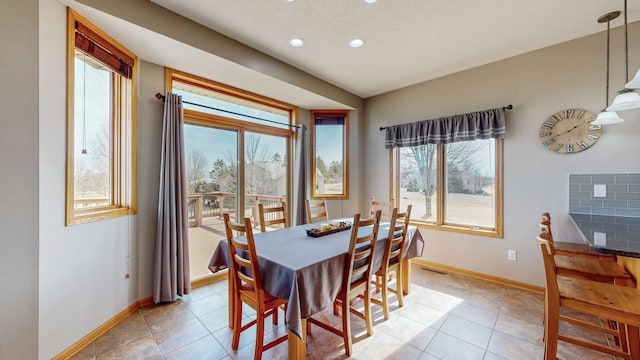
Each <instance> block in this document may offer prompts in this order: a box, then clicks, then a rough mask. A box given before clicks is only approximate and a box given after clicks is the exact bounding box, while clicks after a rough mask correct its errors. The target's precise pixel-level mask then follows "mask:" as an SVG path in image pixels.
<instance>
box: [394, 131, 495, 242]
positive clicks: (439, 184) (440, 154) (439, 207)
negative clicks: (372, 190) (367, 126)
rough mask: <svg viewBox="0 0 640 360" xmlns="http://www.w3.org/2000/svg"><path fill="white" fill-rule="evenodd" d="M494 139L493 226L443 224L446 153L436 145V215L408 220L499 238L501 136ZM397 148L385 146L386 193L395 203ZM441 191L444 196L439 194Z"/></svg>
mask: <svg viewBox="0 0 640 360" xmlns="http://www.w3.org/2000/svg"><path fill="white" fill-rule="evenodd" d="M491 140H494V141H495V164H496V166H495V167H496V169H495V174H494V178H495V214H494V216H495V227H484V226H475V225H466V224H464V225H463V224H455V223H446V222H445V221H444V219H445V211H446V209H445V204H446V197H447V194H446V193H445V192H446V153H445V145H442V144H438V145H435V146H436V147H437V148H436V155H435V156H436V194H437V196H435V197H436V200H435V201H436V218H435V221H419V220H415V219H411V220H410V223H411V224H412V225H416V226H419V227H423V228H428V229H434V230H443V231H451V232H457V233H464V234H470V235H480V236H485V237H492V238H503V234H504V229H503V216H504V211H503V196H504V186H503V182H504V156H503V152H504V139H491ZM400 149H401V148H395V149H389V157H390V159H392V161H391V162H390V163H391V166H390V173H391V177H392V181H390V185H391V186H390V189H389V190H390V192H391V193H392V194H394V195H395V196H394V198H395V199H397V200H396V204H399V203H400V186H399V185H400ZM440 194H443V195H444V196H440Z"/></svg>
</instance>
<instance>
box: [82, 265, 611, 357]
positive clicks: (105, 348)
mask: <svg viewBox="0 0 640 360" xmlns="http://www.w3.org/2000/svg"><path fill="white" fill-rule="evenodd" d="M412 271H413V272H412V274H413V277H412V288H411V294H410V295H409V296H407V297H405V304H404V306H403V307H402V308H399V307H398V306H397V302H394V305H393V306H392V309H391V315H390V319H389V320H387V321H385V320H384V318H383V316H382V310H381V308H380V307H379V306H375V305H374V306H373V308H372V309H373V311H374V329H373V332H374V334H373V336H371V337H368V336H367V335H366V331H365V328H364V323H363V321H362V320H361V319H359V318H357V317H355V316H352V327H353V329H352V330H353V334H354V353H353V356H352V358H354V359H402V360H405V359H406V360H410V359H419V360H428V359H445V360H450V359H492V360H493V359H517V360H521V359H542V358H543V347H542V324H541V320H542V309H543V303H542V301H543V295H542V294H538V293H532V292H529V291H525V290H519V289H514V288H510V287H506V286H503V285H499V284H495V283H492V282H487V281H482V280H478V279H474V278H470V277H467V276H462V275H458V274H442V273H438V272H433V271H430V270H427V269H424V268H422V267H420V266H417V265H414V266H413V269H412ZM356 305H357V304H356ZM227 316H228V312H227V283H226V281H225V282H219V283H216V284H212V285H208V286H205V287H201V288H198V289H195V290H194V291H193V292H192V293H191V294H190V295H188V296H185V297H184V298H183V299H182V300H181V301H178V302H176V303H173V304H168V305H160V306H148V307H145V308H143V309H141V310H140V311H138V312H136V313H134V314H132V315H131V316H129V317H128V318H127V319H125V320H124V321H122V322H121V323H120V324H118V325H117V326H116V327H114V328H113V329H111V330H110V331H109V332H107V333H106V334H104V335H103V336H101V337H100V338H99V339H97V340H96V341H95V342H93V343H92V344H90V345H89V346H87V347H86V348H85V349H83V350H82V351H81V352H80V353H78V354H76V356H74V357H73V359H74V360H80V359H185V360H189V359H198V360H201V359H252V358H253V348H254V340H255V332H254V330H253V329H249V330H247V331H245V332H244V333H243V334H242V336H241V340H240V348H239V349H238V351H232V350H231V330H230V329H229V328H228V327H227V318H228V317H227ZM251 316H252V314H251V312H249V311H247V312H246V314H245V317H246V318H249V317H251ZM319 316H321V317H322V318H323V319H325V320H326V321H329V322H332V323H334V324H338V323H339V319H338V318H336V317H334V316H333V315H332V314H331V311H330V310H329V311H324V312H323V313H321V314H320V315H319ZM268 324H269V325H267V326H266V328H267V331H268V332H269V334H268V335H266V337H267V340H266V341H268V340H269V339H273V338H275V337H276V336H279V335H280V334H284V333H285V331H286V329H285V328H284V325H282V321H281V324H280V325H279V326H273V325H271V322H270V321H269V322H268ZM338 326H339V325H338ZM569 330H570V331H571V330H572V329H569ZM596 339H597V338H596ZM597 340H599V341H606V340H605V339H597ZM345 357H346V356H345V355H344V348H343V345H342V341H341V339H340V338H339V337H337V336H335V335H333V334H332V333H329V332H327V331H324V330H323V329H321V328H318V327H313V331H312V334H311V335H310V336H309V344H308V347H307V358H308V359H343V358H345ZM558 357H559V358H562V359H611V357H610V356H605V355H601V354H600V353H596V352H591V351H587V350H584V349H582V348H577V347H573V346H566V345H563V344H561V348H560V352H559V354H558ZM286 358H287V343H286V342H285V343H283V344H280V345H278V346H276V347H275V348H273V349H270V350H269V351H267V352H265V353H264V355H263V359H286Z"/></svg>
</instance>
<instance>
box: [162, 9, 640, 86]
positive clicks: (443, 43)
mask: <svg viewBox="0 0 640 360" xmlns="http://www.w3.org/2000/svg"><path fill="white" fill-rule="evenodd" d="M151 1H152V2H154V3H156V4H158V5H160V6H163V7H165V8H167V9H169V10H171V11H173V12H176V13H179V14H181V15H183V16H185V17H187V18H190V19H192V20H194V21H196V22H198V23H200V24H202V25H205V26H207V27H209V28H211V29H213V30H216V31H218V32H220V33H222V34H225V35H227V36H229V37H231V38H233V39H236V40H238V41H240V42H242V43H244V44H246V45H249V46H251V47H253V48H255V49H257V50H259V51H261V52H264V53H266V54H269V55H271V56H273V57H275V58H278V59H280V60H282V61H285V62H287V63H289V64H291V65H293V66H295V67H297V68H299V69H301V70H304V71H306V72H308V73H310V74H313V75H315V76H317V77H319V78H321V79H323V80H325V81H327V82H330V83H332V84H334V85H337V86H339V87H341V88H343V89H345V90H347V91H349V92H352V93H354V94H356V95H358V96H360V97H363V98H367V97H370V96H373V95H377V94H381V93H384V92H387V91H391V90H395V89H398V88H401V87H404V86H407V85H412V84H415V83H418V82H422V81H426V80H430V79H434V78H437V77H441V76H444V75H447V74H451V73H455V72H458V71H462V70H466V69H469V68H473V67H476V66H480V65H483V64H487V63H491V62H494V61H497V60H500V59H504V58H508V57H511V56H514V55H518V54H522V53H525V52H529V51H532V50H536V49H540V48H543V47H547V46H550V45H553V44H557V43H561V42H564V41H568V40H572V39H575V38H578V37H582V36H585V35H589V34H593V33H596V32H600V31H603V30H605V29H606V25H605V24H598V23H597V21H596V20H597V18H598V17H599V16H601V15H603V14H605V13H607V12H609V11H612V10H623V8H624V0H482V1H478V0H455V1H452V0H378V1H377V2H376V3H373V4H367V3H365V2H364V0H295V1H287V0H215V1H212V0H191V1H183V0H151ZM639 18H640V1H630V4H629V21H630V22H632V21H635V20H637V19H639ZM621 24H623V16H620V17H619V18H618V19H616V20H615V21H614V22H612V27H613V26H619V25H621ZM294 37H299V38H302V39H303V40H304V41H305V45H304V46H303V47H301V48H294V47H292V46H290V45H289V40H290V39H291V38H294ZM356 37H359V38H362V39H363V40H364V41H365V45H364V46H363V47H361V48H357V49H353V48H350V47H349V46H348V43H349V41H350V40H351V39H353V38H356ZM636 41H637V39H636ZM603 45H604V44H603Z"/></svg>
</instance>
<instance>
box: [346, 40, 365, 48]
mask: <svg viewBox="0 0 640 360" xmlns="http://www.w3.org/2000/svg"><path fill="white" fill-rule="evenodd" d="M362 45H364V41H362V39H353V40H351V42H350V43H349V46H351V47H352V48H359V47H360V46H362Z"/></svg>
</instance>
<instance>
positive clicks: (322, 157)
mask: <svg viewBox="0 0 640 360" xmlns="http://www.w3.org/2000/svg"><path fill="white" fill-rule="evenodd" d="M348 128H349V112H348V111H345V110H339V111H326V110H325V111H312V112H311V197H312V198H314V199H315V198H329V199H348V198H349V170H348V169H349V164H348V161H347V154H348V153H349V143H348V141H347V139H348V137H349V133H348Z"/></svg>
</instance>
